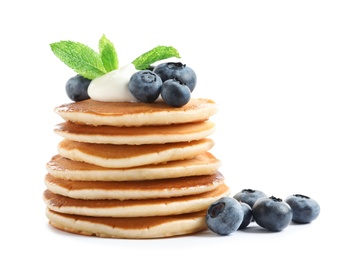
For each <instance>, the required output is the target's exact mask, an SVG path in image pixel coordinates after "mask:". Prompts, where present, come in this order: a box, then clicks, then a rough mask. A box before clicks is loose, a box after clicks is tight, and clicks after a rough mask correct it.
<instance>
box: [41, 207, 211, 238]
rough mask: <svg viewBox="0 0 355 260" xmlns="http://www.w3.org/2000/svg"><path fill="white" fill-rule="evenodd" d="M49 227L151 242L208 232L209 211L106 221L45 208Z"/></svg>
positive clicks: (98, 235)
mask: <svg viewBox="0 0 355 260" xmlns="http://www.w3.org/2000/svg"><path fill="white" fill-rule="evenodd" d="M46 215H47V217H48V219H49V223H50V225H52V226H53V227H55V228H58V229H60V230H63V231H66V232H70V233H74V234H80V235H86V236H97V237H107V238H129V239H148V238H165V237H172V236H180V235H187V234H191V233H196V232H198V231H202V230H205V229H206V228H207V226H206V222H205V216H206V211H205V210H203V211H199V212H195V213H189V214H182V215H173V216H163V217H138V218H105V217H87V216H78V215H70V214H63V213H58V212H55V211H52V210H50V209H48V208H47V209H46Z"/></svg>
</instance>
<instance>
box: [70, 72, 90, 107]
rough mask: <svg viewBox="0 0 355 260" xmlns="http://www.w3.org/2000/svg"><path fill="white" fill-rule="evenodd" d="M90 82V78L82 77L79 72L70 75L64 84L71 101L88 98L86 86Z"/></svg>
mask: <svg viewBox="0 0 355 260" xmlns="http://www.w3.org/2000/svg"><path fill="white" fill-rule="evenodd" d="M90 82H91V80H90V79H87V78H84V77H83V76H81V75H79V74H78V75H76V76H74V77H71V78H70V79H69V80H68V81H67V83H66V84H65V91H66V93H67V96H68V97H69V98H70V99H71V100H73V101H82V100H85V99H89V98H90V97H89V95H88V87H89V85H90Z"/></svg>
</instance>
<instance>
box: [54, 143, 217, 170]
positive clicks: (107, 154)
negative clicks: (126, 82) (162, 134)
mask: <svg viewBox="0 0 355 260" xmlns="http://www.w3.org/2000/svg"><path fill="white" fill-rule="evenodd" d="M213 145H214V142H213V140H211V139H208V138H204V139H200V140H196V141H191V142H180V143H169V144H146V145H113V144H90V143H82V142H76V141H71V140H67V139H64V140H63V141H61V142H60V143H59V145H58V152H59V154H60V155H61V156H63V157H66V158H68V159H71V160H74V161H82V162H86V163H91V164H95V165H99V166H102V167H107V168H129V167H136V166H141V165H148V164H158V163H164V162H168V161H174V160H182V159H188V158H192V157H195V156H197V155H198V154H200V153H203V152H206V151H208V150H209V149H211V148H212V147H213Z"/></svg>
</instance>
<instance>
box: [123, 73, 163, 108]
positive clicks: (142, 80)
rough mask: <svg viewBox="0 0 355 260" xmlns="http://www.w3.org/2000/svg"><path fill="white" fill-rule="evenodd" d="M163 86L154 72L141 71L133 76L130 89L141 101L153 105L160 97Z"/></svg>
mask: <svg viewBox="0 0 355 260" xmlns="http://www.w3.org/2000/svg"><path fill="white" fill-rule="evenodd" d="M162 84H163V82H162V80H161V78H160V77H159V76H158V75H157V74H155V73H154V72H152V71H150V70H140V71H137V72H135V73H134V74H133V75H132V76H131V78H130V80H129V82H128V89H129V91H130V92H131V94H132V95H133V96H134V97H135V98H136V99H138V100H139V101H141V102H145V103H151V102H154V101H155V100H156V99H157V98H158V97H159V95H160V90H161V86H162Z"/></svg>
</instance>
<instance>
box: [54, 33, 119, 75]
mask: <svg viewBox="0 0 355 260" xmlns="http://www.w3.org/2000/svg"><path fill="white" fill-rule="evenodd" d="M50 47H51V49H52V51H53V53H54V54H55V55H56V56H57V57H58V58H59V59H60V60H61V61H62V62H64V63H65V64H66V65H67V66H68V67H70V68H71V69H73V70H74V71H75V72H76V73H78V74H80V75H81V76H83V77H85V78H87V79H95V78H97V77H100V76H102V75H104V74H106V73H107V72H109V71H112V70H114V69H117V68H118V59H117V54H116V50H115V48H114V46H113V44H112V43H111V42H110V41H109V40H108V39H107V38H106V37H105V35H103V36H102V38H101V39H100V41H99V50H100V53H97V52H96V51H94V50H93V49H91V48H90V47H89V46H87V45H85V44H82V43H80V42H73V41H59V42H55V43H52V44H50Z"/></svg>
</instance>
